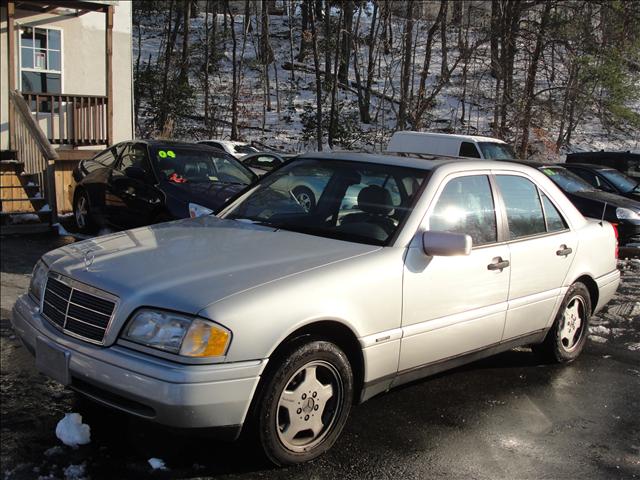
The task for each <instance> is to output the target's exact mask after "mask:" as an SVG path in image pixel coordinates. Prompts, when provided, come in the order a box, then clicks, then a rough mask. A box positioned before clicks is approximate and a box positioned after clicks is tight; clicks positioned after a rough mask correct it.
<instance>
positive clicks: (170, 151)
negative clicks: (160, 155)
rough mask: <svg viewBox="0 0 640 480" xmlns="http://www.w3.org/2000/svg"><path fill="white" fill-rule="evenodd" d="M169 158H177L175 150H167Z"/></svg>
mask: <svg viewBox="0 0 640 480" xmlns="http://www.w3.org/2000/svg"><path fill="white" fill-rule="evenodd" d="M167 156H168V157H169V158H176V154H175V152H174V151H173V150H167Z"/></svg>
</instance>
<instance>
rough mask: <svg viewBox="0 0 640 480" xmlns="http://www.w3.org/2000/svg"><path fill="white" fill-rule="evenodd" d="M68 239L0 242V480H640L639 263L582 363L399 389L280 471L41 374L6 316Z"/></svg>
mask: <svg viewBox="0 0 640 480" xmlns="http://www.w3.org/2000/svg"><path fill="white" fill-rule="evenodd" d="M72 241H74V239H73V238H72V237H58V236H32V237H7V238H2V239H1V261H2V262H1V263H2V266H1V286H2V290H1V292H2V304H1V307H2V309H1V320H0V327H1V329H0V347H1V365H0V366H1V368H0V373H1V382H0V386H1V390H0V393H1V403H0V411H1V420H2V421H1V427H0V428H1V436H2V439H1V442H0V448H1V456H0V460H1V463H2V467H1V469H2V471H1V472H0V475H1V476H2V478H12V479H28V478H65V477H67V478H81V477H85V478H93V479H101V478H136V479H139V478H162V479H164V478H212V477H214V478H224V479H257V478H261V479H264V478H269V479H272V478H273V479H304V480H310V479H331V480H335V479H342V478H350V479H365V478H366V479H373V478H376V479H377V478H385V479H386V478H389V479H400V478H419V479H430V478H447V479H449V478H465V479H467V478H476V479H525V478H526V479H529V478H531V479H538V478H549V479H564V478H566V479H577V478H580V479H591V478H594V479H596V478H597V479H599V478H607V479H608V478H621V479H622V478H624V479H629V478H640V324H639V322H640V295H639V292H640V261H639V260H631V261H626V262H621V263H620V268H621V269H622V270H623V284H622V286H621V288H620V289H619V292H618V294H617V295H616V298H615V299H614V300H613V301H612V302H611V304H610V305H609V307H608V308H607V309H606V310H605V311H604V312H603V313H602V314H600V315H598V316H597V317H596V318H595V319H594V321H593V326H592V329H591V331H592V336H591V340H590V341H589V342H588V343H587V346H586V348H585V351H584V352H583V354H582V356H581V357H580V358H579V359H578V360H577V361H576V362H574V363H572V364H570V365H567V366H558V365H545V364H542V363H540V361H539V360H538V358H537V357H536V356H535V355H534V354H533V353H532V352H531V351H530V350H529V349H526V348H522V349H517V350H513V351H510V352H507V353H504V354H501V355H498V356H495V357H492V358H489V359H486V360H483V361H480V362H476V363H473V364H470V365H468V366H466V367H463V368H459V369H456V370H453V371H450V372H446V373H443V374H440V375H437V376H435V377H431V378H429V379H426V380H422V381H419V382H415V383H413V384H410V385H407V386H404V387H401V388H399V389H395V390H392V391H390V392H388V393H386V394H383V395H380V396H378V397H376V398H374V399H372V400H370V401H368V402H366V403H365V404H363V405H360V406H357V407H355V408H354V409H353V410H352V414H351V417H350V419H349V421H348V423H347V426H346V428H345V431H344V432H343V435H342V437H341V438H340V439H339V440H338V442H337V443H336V445H335V446H334V447H333V449H332V450H331V451H330V452H329V453H328V454H326V455H324V456H323V457H321V458H319V459H317V460H315V461H313V462H311V463H308V464H305V465H300V466H296V467H289V468H273V467H271V466H269V465H268V463H266V462H265V461H264V460H263V459H262V458H261V457H260V455H258V454H257V453H256V451H255V449H254V447H253V446H252V445H251V444H250V443H247V442H240V443H234V444H224V443H218V442H215V441H213V440H211V439H210V438H208V437H207V436H206V434H197V433H192V434H185V433H184V432H174V431H168V430H165V429H163V428H160V427H156V426H153V425H150V424H147V423H145V422H142V421H139V420H136V419H134V418H131V417H129V416H127V415H124V414H121V413H118V412H114V411H111V410H108V409H105V408H102V407H98V406H95V405H93V404H91V403H90V402H87V401H84V400H82V399H81V398H78V397H77V396H76V395H75V394H74V393H73V392H71V391H69V390H67V389H65V388H63V387H62V386H60V385H58V384H56V383H55V382H53V381H51V380H48V379H46V378H45V377H43V376H42V375H40V374H38V373H37V372H36V371H35V369H34V366H33V359H32V358H31V356H30V355H29V353H28V352H27V351H26V350H25V349H24V347H22V346H21V345H20V343H19V341H18V340H17V339H16V337H15V335H14V334H13V331H12V329H11V326H10V323H9V314H10V310H11V307H12V305H13V302H14V301H15V298H16V296H17V295H19V294H20V293H22V292H24V291H25V290H26V288H27V286H28V282H29V275H30V273H31V269H32V267H33V265H34V264H35V262H36V261H37V259H38V258H39V256H40V255H41V254H43V253H44V252H46V251H48V250H50V249H53V248H56V247H58V246H60V245H62V244H64V243H68V242H72ZM69 412H79V413H81V414H82V415H83V419H84V422H85V423H87V424H89V425H90V427H91V443H90V444H89V445H86V446H82V447H79V448H78V449H75V450H74V449H72V448H70V447H66V446H64V445H63V444H62V443H61V442H60V441H59V440H57V438H56V436H55V427H56V424H57V422H58V421H59V420H60V419H61V418H62V417H63V416H64V414H65V413H69ZM150 458H159V459H162V460H163V461H164V463H165V465H166V467H167V470H153V469H152V468H151V466H150V465H149V463H148V460H149V459H150ZM71 466H75V467H74V468H70V467H71ZM65 472H66V473H65Z"/></svg>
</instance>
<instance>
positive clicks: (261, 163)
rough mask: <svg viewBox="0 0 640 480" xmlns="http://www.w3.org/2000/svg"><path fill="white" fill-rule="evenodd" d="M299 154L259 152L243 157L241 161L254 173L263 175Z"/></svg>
mask: <svg viewBox="0 0 640 480" xmlns="http://www.w3.org/2000/svg"><path fill="white" fill-rule="evenodd" d="M297 156H298V154H297V153H275V152H257V153H250V154H248V155H246V156H244V157H242V158H241V159H240V161H241V162H242V163H243V164H244V166H245V167H247V168H248V169H250V170H251V171H252V172H253V173H255V174H256V175H258V176H259V177H262V176H263V175H266V174H267V173H269V172H271V171H273V170H275V169H276V168H278V167H279V166H280V165H282V164H284V163H285V162H288V161H289V160H291V159H292V158H295V157H297Z"/></svg>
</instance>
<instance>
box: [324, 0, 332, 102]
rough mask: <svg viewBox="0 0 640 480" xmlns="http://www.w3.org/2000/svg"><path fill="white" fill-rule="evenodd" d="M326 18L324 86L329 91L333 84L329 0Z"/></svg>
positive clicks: (326, 1) (326, 5) (327, 0)
mask: <svg viewBox="0 0 640 480" xmlns="http://www.w3.org/2000/svg"><path fill="white" fill-rule="evenodd" d="M324 8H325V12H326V14H325V16H324V84H325V88H326V89H327V90H329V88H330V87H331V84H332V83H333V82H332V80H331V15H329V9H330V8H331V4H330V3H329V0H325V3H324Z"/></svg>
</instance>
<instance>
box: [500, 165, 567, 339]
mask: <svg viewBox="0 0 640 480" xmlns="http://www.w3.org/2000/svg"><path fill="white" fill-rule="evenodd" d="M495 179H496V183H497V186H498V189H499V192H500V198H501V202H502V203H503V204H504V212H505V215H506V222H505V223H506V226H507V236H508V245H509V251H510V256H511V284H510V288H509V310H508V312H507V320H506V323H505V329H504V334H503V336H502V337H503V340H510V339H514V338H517V337H520V336H524V335H527V334H529V333H532V332H536V331H539V330H542V329H544V328H546V327H547V326H548V325H549V323H550V321H551V320H552V317H553V314H554V312H555V310H556V304H557V302H559V301H560V300H561V287H562V285H563V283H564V280H565V277H566V276H567V273H568V271H569V267H570V266H571V263H572V262H573V259H574V256H575V253H576V250H577V236H576V234H575V232H573V231H571V230H570V229H569V227H568V224H567V222H566V220H565V219H564V218H563V216H562V214H561V213H560V210H559V209H558V208H557V207H556V206H555V205H554V204H553V202H552V201H551V199H550V198H549V197H548V196H547V195H546V194H545V193H544V192H543V191H542V190H540V189H539V188H538V186H537V185H536V184H535V183H534V182H533V181H532V180H531V179H529V178H528V177H526V176H524V175H519V174H517V173H513V174H497V175H496V177H495Z"/></svg>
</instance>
